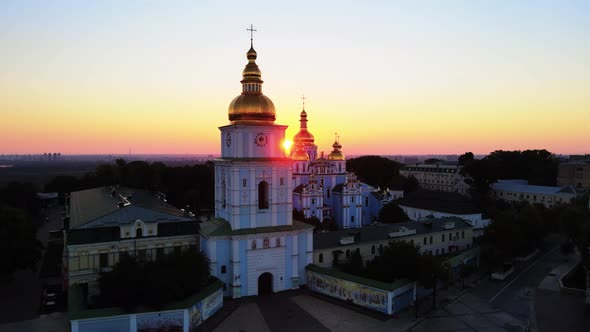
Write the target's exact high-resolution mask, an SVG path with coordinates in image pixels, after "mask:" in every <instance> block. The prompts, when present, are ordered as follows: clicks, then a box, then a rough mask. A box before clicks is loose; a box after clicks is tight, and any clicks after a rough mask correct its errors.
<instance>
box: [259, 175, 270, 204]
mask: <svg viewBox="0 0 590 332" xmlns="http://www.w3.org/2000/svg"><path fill="white" fill-rule="evenodd" d="M258 208H259V209H268V183H267V182H266V181H262V182H260V183H259V184H258Z"/></svg>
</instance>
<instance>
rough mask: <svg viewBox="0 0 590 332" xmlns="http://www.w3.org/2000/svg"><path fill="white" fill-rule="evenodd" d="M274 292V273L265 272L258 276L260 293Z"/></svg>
mask: <svg viewBox="0 0 590 332" xmlns="http://www.w3.org/2000/svg"><path fill="white" fill-rule="evenodd" d="M271 293H272V274H270V273H268V272H265V273H263V274H261V275H260V277H258V295H265V294H271Z"/></svg>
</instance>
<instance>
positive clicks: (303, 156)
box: [291, 142, 309, 161]
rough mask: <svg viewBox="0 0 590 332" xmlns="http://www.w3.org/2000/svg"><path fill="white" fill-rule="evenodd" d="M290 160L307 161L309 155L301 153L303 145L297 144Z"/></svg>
mask: <svg viewBox="0 0 590 332" xmlns="http://www.w3.org/2000/svg"><path fill="white" fill-rule="evenodd" d="M291 159H293V160H298V161H307V160H309V155H308V154H307V152H305V151H303V143H301V142H299V143H298V144H297V149H296V150H295V152H293V154H292V155H291Z"/></svg>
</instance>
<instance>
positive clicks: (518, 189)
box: [491, 180, 576, 195]
mask: <svg viewBox="0 0 590 332" xmlns="http://www.w3.org/2000/svg"><path fill="white" fill-rule="evenodd" d="M491 187H492V189H493V190H501V191H509V192H515V193H526V194H545V195H551V194H557V193H568V194H575V193H576V191H575V189H573V188H571V186H565V187H550V186H534V185H530V184H523V183H518V182H514V181H510V180H509V181H503V180H500V181H498V182H496V183H493V184H492V185H491ZM568 187H570V188H568Z"/></svg>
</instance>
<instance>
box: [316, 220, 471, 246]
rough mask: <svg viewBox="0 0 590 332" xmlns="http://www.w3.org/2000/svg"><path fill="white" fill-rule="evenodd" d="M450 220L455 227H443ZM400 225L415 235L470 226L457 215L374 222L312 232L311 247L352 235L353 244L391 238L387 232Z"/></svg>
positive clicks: (391, 231)
mask: <svg viewBox="0 0 590 332" xmlns="http://www.w3.org/2000/svg"><path fill="white" fill-rule="evenodd" d="M450 222H454V223H455V227H454V228H452V229H449V230H446V229H445V228H444V227H445V225H446V224H447V223H450ZM402 227H405V228H406V229H408V230H410V231H411V230H416V233H415V234H408V235H406V236H415V235H418V234H428V233H436V232H443V231H449V232H451V231H455V230H460V229H466V228H470V227H471V226H470V225H469V223H467V222H466V221H465V220H463V219H461V218H457V217H446V218H437V219H430V220H428V221H409V222H403V223H396V224H376V225H370V226H365V227H361V228H350V229H342V230H338V231H333V232H326V233H318V234H314V236H313V249H314V250H318V249H326V248H336V247H341V245H340V240H341V239H342V238H344V237H349V236H354V235H356V236H357V239H355V244H359V243H365V242H378V241H386V240H393V239H390V238H389V233H395V232H398V231H399V230H400V229H401V228H402ZM403 237H404V236H401V237H396V238H394V239H397V238H403Z"/></svg>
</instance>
